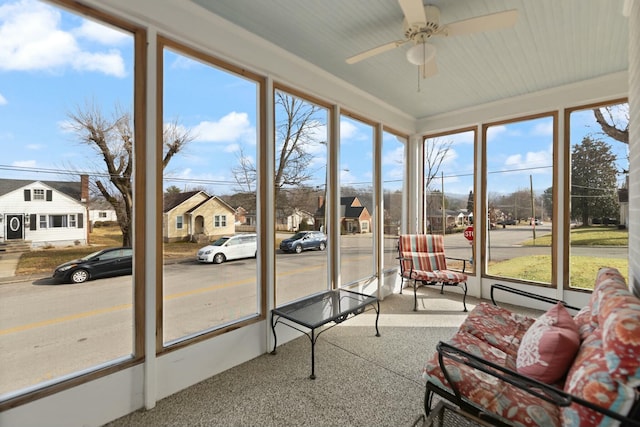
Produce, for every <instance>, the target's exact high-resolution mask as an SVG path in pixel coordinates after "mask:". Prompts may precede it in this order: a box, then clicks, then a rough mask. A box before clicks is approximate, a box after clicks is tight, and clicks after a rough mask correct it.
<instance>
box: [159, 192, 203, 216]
mask: <svg viewBox="0 0 640 427" xmlns="http://www.w3.org/2000/svg"><path fill="white" fill-rule="evenodd" d="M198 193H202V191H184V192H180V193H165V194H164V198H163V199H162V212H169V211H170V210H171V209H173V208H175V207H176V206H178V205H181V204H182V203H184V202H185V201H186V200H188V199H190V198H192V197H193V196H195V195H196V194H198ZM205 194H206V193H205Z"/></svg>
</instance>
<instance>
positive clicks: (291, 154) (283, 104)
mask: <svg viewBox="0 0 640 427" xmlns="http://www.w3.org/2000/svg"><path fill="white" fill-rule="evenodd" d="M274 101H275V106H274V108H275V122H276V129H275V149H274V153H275V159H274V169H275V170H274V171H273V173H274V176H275V181H274V193H275V195H276V197H275V201H276V202H275V203H276V207H275V216H276V218H275V219H276V242H284V241H285V240H286V239H296V240H297V238H294V235H295V234H296V231H300V232H302V231H305V232H306V231H312V230H317V231H321V230H324V229H325V227H326V221H325V219H326V212H325V203H324V202H325V200H326V199H325V196H326V194H327V193H326V183H327V155H328V146H327V141H328V138H329V136H328V129H327V123H328V120H329V111H328V109H327V108H326V107H325V106H323V105H321V104H319V103H317V102H314V101H313V100H310V99H307V98H305V97H303V96H301V95H297V94H293V93H291V91H285V90H283V89H279V90H277V91H276V93H275V99H274ZM301 213H308V214H309V215H308V216H307V217H306V218H303V216H302V215H301ZM294 241H295V240H294ZM309 242H311V241H310V240H305V241H304V242H302V241H299V242H297V243H296V244H295V246H294V247H292V246H289V245H286V246H285V245H283V246H281V247H280V248H281V249H282V250H284V251H287V252H289V251H291V252H293V253H294V254H295V253H296V252H295V251H296V249H295V248H296V247H298V248H299V249H298V250H302V249H303V245H307V244H308V243H309ZM329 242H330V241H329ZM329 244H330V243H329ZM319 252H320V253H318V254H313V255H314V256H312V257H305V260H304V261H302V260H300V261H299V262H304V263H305V268H304V269H301V268H300V265H299V264H298V263H291V262H290V261H288V259H287V258H286V257H280V256H276V268H275V272H276V289H275V293H276V305H282V304H285V303H287V302H290V301H293V300H295V299H299V298H302V297H305V296H308V295H311V294H313V293H316V292H320V291H324V290H326V289H327V288H328V286H329V282H328V278H327V263H328V251H326V250H324V251H319ZM316 255H317V256H316ZM299 256H302V255H299ZM311 276H312V277H313V280H309V277H311Z"/></svg>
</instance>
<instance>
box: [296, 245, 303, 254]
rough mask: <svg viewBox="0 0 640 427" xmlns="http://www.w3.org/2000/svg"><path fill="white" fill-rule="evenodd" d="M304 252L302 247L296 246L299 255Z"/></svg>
mask: <svg viewBox="0 0 640 427" xmlns="http://www.w3.org/2000/svg"><path fill="white" fill-rule="evenodd" d="M300 252H302V245H296V253H297V254H299V253H300Z"/></svg>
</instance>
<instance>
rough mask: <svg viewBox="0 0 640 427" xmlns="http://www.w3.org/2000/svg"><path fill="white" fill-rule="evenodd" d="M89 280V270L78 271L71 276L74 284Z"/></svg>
mask: <svg viewBox="0 0 640 427" xmlns="http://www.w3.org/2000/svg"><path fill="white" fill-rule="evenodd" d="M87 280H89V272H88V271H87V270H82V269H80V270H76V271H74V272H73V273H72V274H71V282H72V283H82V282H86V281H87Z"/></svg>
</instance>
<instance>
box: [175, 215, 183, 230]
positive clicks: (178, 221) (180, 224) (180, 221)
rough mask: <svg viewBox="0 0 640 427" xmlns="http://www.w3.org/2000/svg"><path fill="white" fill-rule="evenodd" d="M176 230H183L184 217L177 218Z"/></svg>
mask: <svg viewBox="0 0 640 427" xmlns="http://www.w3.org/2000/svg"><path fill="white" fill-rule="evenodd" d="M176 228H177V229H178V230H181V229H182V215H178V216H177V217H176Z"/></svg>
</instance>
